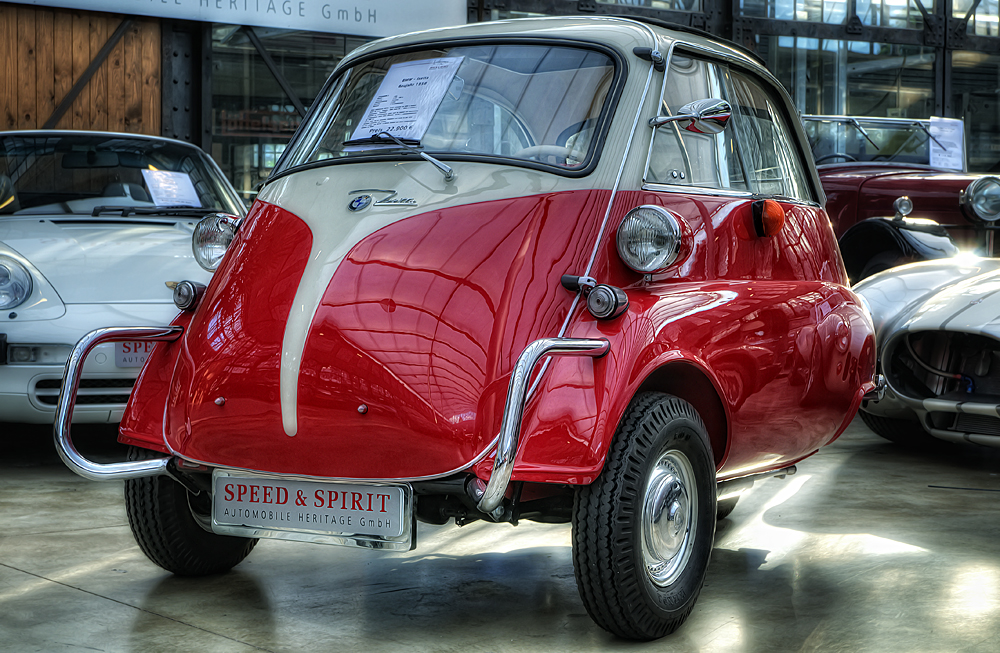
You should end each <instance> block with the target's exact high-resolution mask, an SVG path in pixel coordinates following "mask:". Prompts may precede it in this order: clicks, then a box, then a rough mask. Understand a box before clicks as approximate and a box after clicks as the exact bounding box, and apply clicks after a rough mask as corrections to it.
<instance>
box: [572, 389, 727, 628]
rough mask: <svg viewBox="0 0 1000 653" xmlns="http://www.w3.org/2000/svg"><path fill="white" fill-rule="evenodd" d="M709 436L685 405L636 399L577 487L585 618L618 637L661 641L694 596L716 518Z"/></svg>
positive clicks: (576, 548) (651, 397)
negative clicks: (599, 467) (595, 473)
mask: <svg viewBox="0 0 1000 653" xmlns="http://www.w3.org/2000/svg"><path fill="white" fill-rule="evenodd" d="M715 497H716V487H715V463H714V461H713V458H712V451H711V446H710V444H709V440H708V432H707V430H706V429H705V425H704V423H703V422H702V420H701V418H700V417H699V415H698V413H697V412H696V411H695V409H694V408H693V407H692V406H691V404H689V403H688V402H686V401H684V400H682V399H678V398H677V397H673V396H670V395H665V394H660V393H643V394H641V395H639V396H637V397H636V398H635V399H634V400H633V401H632V403H631V405H630V406H629V409H628V410H627V411H626V413H625V417H624V418H623V419H622V423H621V425H620V426H619V427H618V432H617V433H616V434H615V438H614V441H613V442H612V444H611V450H610V451H609V452H608V457H607V460H606V461H605V464H604V470H603V471H602V472H601V475H600V476H599V477H598V479H597V480H596V481H595V482H594V483H593V484H591V485H589V486H585V487H581V488H580V489H579V490H578V491H577V495H576V500H575V502H574V506H573V567H574V570H575V572H576V581H577V586H578V587H579V590H580V596H581V597H582V598H583V603H584V605H585V606H586V608H587V612H589V613H590V616H591V617H592V618H593V619H594V621H595V622H597V624H598V625H600V626H601V627H602V628H604V629H605V630H608V631H609V632H611V633H614V634H615V635H618V636H620V637H626V638H629V639H641V640H649V639H656V638H658V637H663V636H664V635H667V634H669V633H671V632H673V631H674V630H676V629H677V628H678V627H680V625H681V624H682V623H683V622H684V620H685V619H687V617H688V615H689V614H690V613H691V610H692V608H693V607H694V604H695V601H696V600H697V598H698V594H699V593H700V592H701V586H702V583H703V582H704V580H705V572H706V570H707V568H708V559H709V557H710V555H711V552H712V543H713V540H714V537H715V521H716V500H715Z"/></svg>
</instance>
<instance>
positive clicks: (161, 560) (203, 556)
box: [125, 447, 257, 576]
mask: <svg viewBox="0 0 1000 653" xmlns="http://www.w3.org/2000/svg"><path fill="white" fill-rule="evenodd" d="M154 455H155V454H154V453H153V452H151V451H149V450H147V449H142V448H139V447H129V455H128V457H129V460H143V459H146V458H151V457H153V456H154ZM210 511H211V503H210V500H209V497H208V496H207V493H206V492H202V493H201V495H199V496H191V495H190V493H189V492H188V491H187V490H186V489H185V488H184V486H182V485H181V484H180V483H178V482H177V481H175V480H174V479H172V478H170V477H168V476H150V477H146V478H137V479H130V480H127V481H125V512H126V513H128V523H129V526H131V527H132V535H133V536H135V541H136V542H137V543H138V544H139V548H140V549H142V552H143V553H145V554H146V557H147V558H149V559H150V560H152V561H153V562H154V563H155V564H157V565H159V566H160V567H163V568H164V569H166V570H167V571H169V572H171V573H174V574H177V575H178V576H208V575H211V574H219V573H222V572H225V571H229V570H230V569H232V568H233V567H234V566H236V565H237V564H239V563H240V562H241V561H242V560H243V558H245V557H247V555H249V553H250V551H251V550H253V548H254V546H255V545H256V544H257V540H256V539H255V538H246V537H231V536H227V535H216V534H215V533H211V532H209V531H207V530H205V529H204V528H202V527H201V526H200V525H199V521H201V522H203V523H207V520H209V513H210Z"/></svg>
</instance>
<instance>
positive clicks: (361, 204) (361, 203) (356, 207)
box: [347, 195, 372, 211]
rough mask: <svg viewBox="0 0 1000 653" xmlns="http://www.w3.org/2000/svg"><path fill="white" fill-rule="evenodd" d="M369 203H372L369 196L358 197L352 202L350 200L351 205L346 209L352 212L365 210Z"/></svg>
mask: <svg viewBox="0 0 1000 653" xmlns="http://www.w3.org/2000/svg"><path fill="white" fill-rule="evenodd" d="M371 203H372V196H371V195H358V196H357V197H355V198H354V199H353V200H351V203H350V204H348V205H347V208H348V209H350V210H352V211H361V210H363V209H367V208H368V205H369V204H371Z"/></svg>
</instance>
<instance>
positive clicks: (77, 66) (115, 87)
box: [0, 2, 162, 135]
mask: <svg viewBox="0 0 1000 653" xmlns="http://www.w3.org/2000/svg"><path fill="white" fill-rule="evenodd" d="M125 18H126V17H125V16H122V15H120V14H106V13H98V12H92V11H81V10H76V9H72V10H71V9H54V8H48V7H35V6H28V5H14V4H8V3H4V2H0V61H2V62H4V63H3V65H0V129H39V128H41V127H42V126H43V125H44V124H45V123H46V121H48V119H49V118H50V116H52V114H53V112H54V111H55V109H56V107H58V106H59V104H60V103H61V102H62V100H63V98H64V97H66V95H67V94H68V93H69V92H70V89H72V87H73V85H74V83H75V82H76V80H77V79H79V78H80V76H81V75H82V74H83V72H84V71H85V70H86V69H87V67H88V66H89V65H90V63H91V61H93V59H94V57H95V56H96V55H97V53H98V52H99V51H100V50H101V48H103V47H104V44H105V43H107V41H108V39H109V38H110V37H111V35H112V34H113V33H114V32H115V30H116V29H117V28H118V26H119V25H120V24H121V22H122V20H123V19H125ZM161 56H162V55H161V52H160V21H159V20H158V19H155V18H144V17H133V23H132V26H131V27H130V28H129V29H128V30H127V31H126V33H125V35H124V37H123V38H122V39H121V40H120V41H119V42H118V44H117V45H116V46H115V47H114V48H113V49H112V50H111V53H110V54H109V55H108V57H107V59H106V60H105V61H104V63H103V64H101V66H100V67H99V68H98V69H97V71H96V72H95V73H94V75H93V77H91V79H90V81H89V82H88V83H87V85H86V86H85V87H84V88H83V90H82V91H81V92H80V93H79V95H78V96H77V97H76V99H75V100H74V101H73V104H72V105H71V107H70V108H69V110H68V111H67V112H66V113H65V114H64V115H63V117H62V119H61V120H60V121H59V122H58V124H57V125H56V128H58V129H95V130H109V131H122V132H138V133H145V134H157V135H158V134H159V133H160V125H161V101H160V95H161V91H160V88H161V70H162V63H161Z"/></svg>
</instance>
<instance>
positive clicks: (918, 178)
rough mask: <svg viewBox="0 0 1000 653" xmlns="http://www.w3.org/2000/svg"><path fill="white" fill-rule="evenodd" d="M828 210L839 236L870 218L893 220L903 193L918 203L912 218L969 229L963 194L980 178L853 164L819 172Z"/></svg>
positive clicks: (943, 171) (914, 205) (914, 169)
mask: <svg viewBox="0 0 1000 653" xmlns="http://www.w3.org/2000/svg"><path fill="white" fill-rule="evenodd" d="M819 176H820V181H821V182H822V184H823V190H824V191H825V192H826V197H827V201H826V208H827V212H828V213H829V214H830V219H831V220H832V222H833V225H834V229H835V231H836V232H837V236H838V237H839V236H841V235H842V234H843V233H844V232H845V231H847V230H848V229H849V228H850V227H852V226H853V225H854V224H856V223H858V222H860V221H862V220H867V219H868V218H879V217H886V216H892V215H894V214H895V209H894V208H893V206H892V204H893V202H895V201H896V199H897V198H898V197H900V196H901V195H907V196H909V198H910V199H911V200H913V214H912V215H913V217H915V218H928V219H931V220H935V221H937V222H940V223H943V224H957V225H968V224H969V222H968V221H967V220H966V218H965V215H964V214H963V213H962V210H961V208H960V206H959V197H960V195H961V192H962V191H963V190H965V189H966V187H968V185H969V184H970V183H972V181H973V180H975V179H977V178H978V177H979V176H980V175H971V174H963V173H959V172H954V171H949V170H935V169H928V168H906V167H902V166H880V165H873V164H856V165H854V164H850V165H846V164H845V165H836V166H823V167H822V168H820V171H819Z"/></svg>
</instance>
